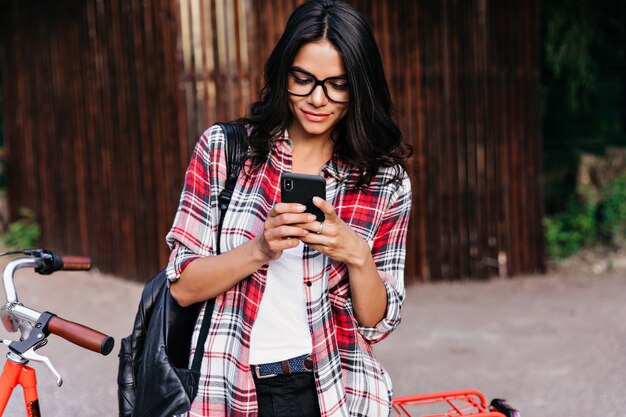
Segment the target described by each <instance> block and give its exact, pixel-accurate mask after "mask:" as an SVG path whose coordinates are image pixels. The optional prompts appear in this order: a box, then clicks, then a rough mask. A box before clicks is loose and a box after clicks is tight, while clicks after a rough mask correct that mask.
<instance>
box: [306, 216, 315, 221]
mask: <svg viewBox="0 0 626 417" xmlns="http://www.w3.org/2000/svg"><path fill="white" fill-rule="evenodd" d="M307 219H308V220H309V221H310V222H312V221H315V215H314V214H309V215H308V216H307Z"/></svg>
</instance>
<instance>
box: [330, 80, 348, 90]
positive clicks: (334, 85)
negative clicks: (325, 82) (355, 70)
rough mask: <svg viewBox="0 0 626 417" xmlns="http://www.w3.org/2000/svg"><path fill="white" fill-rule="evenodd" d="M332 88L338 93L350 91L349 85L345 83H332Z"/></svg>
mask: <svg viewBox="0 0 626 417" xmlns="http://www.w3.org/2000/svg"><path fill="white" fill-rule="evenodd" d="M330 86H331V88H332V89H333V90H337V91H346V90H347V89H348V83H347V82H345V81H337V82H331V83H330Z"/></svg>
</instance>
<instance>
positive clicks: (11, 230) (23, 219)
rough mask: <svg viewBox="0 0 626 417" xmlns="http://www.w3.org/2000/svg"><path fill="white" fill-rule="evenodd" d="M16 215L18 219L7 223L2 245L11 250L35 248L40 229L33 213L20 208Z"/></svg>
mask: <svg viewBox="0 0 626 417" xmlns="http://www.w3.org/2000/svg"><path fill="white" fill-rule="evenodd" d="M18 214H19V216H20V219H19V220H16V221H14V222H12V223H9V225H8V227H7V230H6V231H5V233H4V236H2V240H3V241H4V244H5V245H6V246H7V248H9V249H13V250H16V249H26V248H32V247H35V246H37V241H38V240H39V236H40V235H41V228H40V227H39V224H38V223H37V221H36V219H35V213H34V212H33V211H32V210H30V209H27V208H21V209H20V210H19V212H18Z"/></svg>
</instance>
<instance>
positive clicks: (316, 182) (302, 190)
mask: <svg viewBox="0 0 626 417" xmlns="http://www.w3.org/2000/svg"><path fill="white" fill-rule="evenodd" d="M280 193H281V201H282V202H283V203H300V204H303V205H305V206H306V210H305V212H307V213H311V214H315V217H316V220H317V221H318V222H323V221H324V213H323V212H322V210H320V209H319V208H318V207H317V206H316V205H315V204H313V197H321V198H323V199H324V200H326V180H325V179H324V178H323V177H321V176H319V175H308V174H293V173H291V172H283V173H282V174H281V176H280Z"/></svg>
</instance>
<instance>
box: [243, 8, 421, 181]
mask: <svg viewBox="0 0 626 417" xmlns="http://www.w3.org/2000/svg"><path fill="white" fill-rule="evenodd" d="M320 40H327V41H328V42H330V43H331V44H332V45H333V46H334V47H335V48H336V49H337V51H338V52H339V54H340V55H341V56H342V58H343V63H344V66H345V69H346V75H347V77H348V81H349V88H350V103H349V105H348V112H347V114H346V115H345V116H344V118H343V119H342V120H341V121H340V122H339V123H337V124H336V125H335V126H334V127H333V131H332V133H331V138H332V140H333V149H334V155H335V157H337V158H338V159H340V160H341V161H343V162H345V163H348V164H350V165H352V166H354V167H355V168H356V169H357V171H358V179H357V180H356V184H357V186H365V185H367V184H369V183H370V181H371V180H372V178H373V177H374V176H375V175H376V174H377V172H378V170H379V169H380V168H381V167H395V170H396V172H395V176H394V178H393V179H392V181H395V180H399V179H400V178H401V176H402V170H403V169H405V164H406V159H407V158H408V157H409V156H410V155H411V153H412V149H411V147H410V146H409V145H408V144H406V143H405V142H404V141H403V139H402V133H401V132H400V129H399V128H398V126H397V125H396V124H395V122H394V121H393V119H392V118H391V116H392V112H393V106H392V103H391V96H390V94H389V88H388V86H387V80H386V79H385V72H384V70H383V64H382V59H381V57H380V52H379V50H378V46H377V45H376V41H375V39H374V35H373V33H372V29H371V27H370V25H369V23H368V22H367V21H366V20H365V18H364V17H363V16H362V15H361V14H360V13H359V12H357V11H356V10H355V9H354V8H352V7H351V6H349V5H348V4H346V3H344V2H342V1H331V0H312V1H309V2H307V3H304V4H302V5H301V6H299V7H298V8H297V9H296V10H295V11H294V12H293V13H292V15H291V16H290V17H289V20H288V21H287V25H286V27H285V31H284V32H283V34H282V36H281V37H280V39H279V41H278V43H277V44H276V46H275V47H274V50H273V51H272V53H271V54H270V56H269V58H268V59H267V62H266V63H265V74H264V75H265V86H264V87H263V89H262V90H261V98H260V100H259V101H257V102H256V103H254V104H252V106H251V107H250V116H249V117H248V118H245V119H243V121H244V122H246V123H249V124H250V125H251V126H252V130H251V134H250V138H249V140H250V154H249V158H250V159H252V163H253V166H258V165H260V164H262V163H263V162H264V161H265V160H266V159H267V157H268V155H269V153H270V151H271V147H272V137H273V136H275V135H278V134H282V132H283V131H284V130H285V129H286V128H287V127H288V126H289V124H290V122H291V118H292V117H293V116H292V114H291V111H290V109H289V105H288V94H289V93H288V92H287V76H288V73H289V68H290V67H291V64H292V63H293V60H294V58H295V56H296V54H297V53H298V50H299V49H300V47H301V46H302V45H304V44H306V43H309V42H315V41H320Z"/></svg>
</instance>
